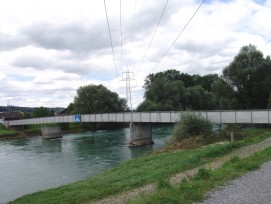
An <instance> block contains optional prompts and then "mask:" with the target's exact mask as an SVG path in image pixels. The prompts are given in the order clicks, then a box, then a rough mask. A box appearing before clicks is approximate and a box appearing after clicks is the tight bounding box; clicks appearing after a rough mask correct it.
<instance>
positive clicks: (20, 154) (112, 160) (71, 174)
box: [0, 126, 172, 203]
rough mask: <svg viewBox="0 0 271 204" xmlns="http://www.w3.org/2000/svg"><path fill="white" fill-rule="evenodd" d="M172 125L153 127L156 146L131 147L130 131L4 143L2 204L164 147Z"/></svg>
mask: <svg viewBox="0 0 271 204" xmlns="http://www.w3.org/2000/svg"><path fill="white" fill-rule="evenodd" d="M171 130H172V126H156V127H153V140H154V142H155V144H154V145H151V146H144V147H138V148H129V147H128V143H129V139H130V135H129V129H122V130H114V131H97V132H87V133H80V134H67V135H64V137H63V138H62V139H56V140H43V139H41V138H40V137H32V138H23V139H13V140H0V170H1V174H0V203H6V202H7V201H9V200H13V199H15V198H17V197H20V196H22V195H25V194H28V193H33V192H36V191H39V190H44V189H48V188H52V187H56V186H60V185H63V184H67V183H71V182H75V181H78V180H82V179H84V178H86V177H89V176H92V175H95V174H97V173H100V172H103V171H105V170H107V169H110V168H112V167H114V166H116V165H117V164H119V163H121V162H123V161H125V160H128V159H130V158H135V157H140V156H142V155H144V154H146V153H148V152H151V151H152V150H153V149H158V148H162V147H163V146H164V145H165V141H166V140H167V139H168V138H169V135H170V134H171Z"/></svg>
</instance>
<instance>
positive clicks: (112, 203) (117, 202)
mask: <svg viewBox="0 0 271 204" xmlns="http://www.w3.org/2000/svg"><path fill="white" fill-rule="evenodd" d="M270 146H271V138H268V139H266V140H264V141H262V142H259V143H257V144H253V145H250V146H246V147H242V148H240V149H238V150H236V151H233V152H232V153H230V154H229V155H226V156H224V157H220V158H218V159H217V160H216V161H214V162H211V163H208V164H206V165H204V166H205V167H206V168H211V169H217V168H219V167H221V166H222V165H223V164H224V163H225V162H226V161H228V160H230V159H231V157H232V156H238V157H240V158H245V157H248V156H250V155H252V154H253V153H255V152H258V151H262V150H264V149H265V148H267V147H270ZM199 168H200V167H197V168H194V169H191V170H188V171H185V172H181V173H178V174H176V175H174V176H173V177H171V179H170V182H171V184H172V185H177V184H179V183H180V182H181V181H182V180H183V179H184V178H187V177H191V176H193V175H195V174H196V173H197V171H198V169H199ZM155 188H156V184H148V185H145V186H142V187H140V188H136V189H133V190H130V191H126V192H122V193H120V194H117V195H113V196H109V197H106V198H103V199H101V200H99V201H94V202H90V203H95V204H121V203H127V201H128V200H131V199H135V198H137V197H138V196H140V195H141V194H142V193H144V194H151V193H153V192H154V191H155ZM269 189H270V191H269V193H270V194H271V188H269ZM215 203H216V204H218V203H219V202H215ZM254 203H255V202H254ZM269 203H271V199H270V202H269Z"/></svg>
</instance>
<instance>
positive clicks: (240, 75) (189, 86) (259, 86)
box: [137, 44, 271, 111]
mask: <svg viewBox="0 0 271 204" xmlns="http://www.w3.org/2000/svg"><path fill="white" fill-rule="evenodd" d="M270 82H271V60H270V56H267V57H264V55H263V53H262V52H261V51H260V50H258V49H257V48H256V46H254V45H251V44H250V45H248V46H244V47H242V48H241V49H240V51H239V53H238V54H237V55H236V56H235V57H234V59H233V61H232V62H231V63H230V64H229V65H228V66H226V67H225V68H224V69H223V71H222V75H221V76H218V75H217V74H208V75H205V76H200V75H189V74H185V73H180V72H179V71H177V70H175V69H170V70H167V71H164V72H159V73H156V74H149V75H148V76H147V78H146V79H145V84H144V89H145V93H144V101H143V102H142V103H141V104H140V105H139V106H138V108H137V111H158V110H159V111H170V110H171V111H178V110H214V109H222V110H223V109H224V110H229V109H265V108H271V83H270Z"/></svg>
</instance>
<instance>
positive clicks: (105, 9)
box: [104, 0, 119, 77]
mask: <svg viewBox="0 0 271 204" xmlns="http://www.w3.org/2000/svg"><path fill="white" fill-rule="evenodd" d="M104 9H105V14H106V20H107V27H108V33H109V37H110V43H111V49H112V54H113V58H114V64H115V69H116V74H117V77H118V76H119V75H118V69H117V64H116V59H115V54H114V48H113V43H112V37H111V31H110V26H109V20H108V15H107V9H106V3H105V0H104Z"/></svg>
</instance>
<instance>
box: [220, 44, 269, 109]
mask: <svg viewBox="0 0 271 204" xmlns="http://www.w3.org/2000/svg"><path fill="white" fill-rule="evenodd" d="M223 79H224V80H225V81H226V82H227V83H228V84H229V85H230V86H231V88H232V89H233V90H234V91H235V96H236V99H237V100H238V102H239V104H240V105H241V107H240V108H266V107H267V101H268V96H269V92H270V90H271V85H270V80H271V61H270V57H269V56H267V57H266V58H264V56H263V53H262V52H261V51H259V50H257V48H256V46H254V45H251V44H250V45H248V46H244V47H242V48H241V50H240V52H239V53H238V55H237V56H235V58H234V60H233V61H232V62H231V63H230V64H229V65H228V66H227V67H225V68H224V70H223Z"/></svg>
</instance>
